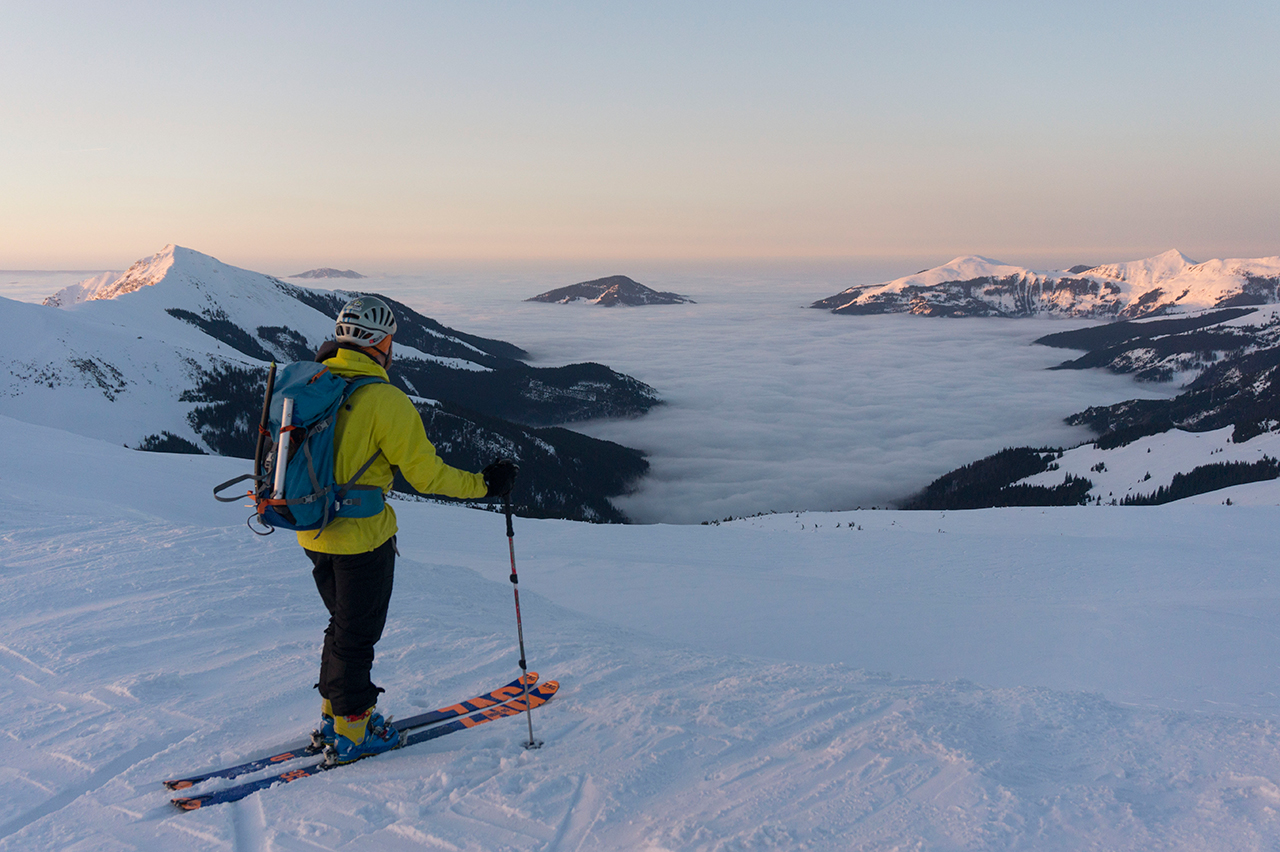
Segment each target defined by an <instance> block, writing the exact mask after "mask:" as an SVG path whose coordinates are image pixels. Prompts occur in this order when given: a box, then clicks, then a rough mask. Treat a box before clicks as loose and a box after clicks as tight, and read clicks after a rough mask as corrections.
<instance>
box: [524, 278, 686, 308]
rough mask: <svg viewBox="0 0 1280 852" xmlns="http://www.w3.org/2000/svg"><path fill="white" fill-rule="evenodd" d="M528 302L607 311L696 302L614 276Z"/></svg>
mask: <svg viewBox="0 0 1280 852" xmlns="http://www.w3.org/2000/svg"><path fill="white" fill-rule="evenodd" d="M525 301H526V302H554V303H557V304H561V305H567V304H569V303H570V302H587V303H589V304H593V305H602V306H604V307H606V308H611V307H614V306H615V305H630V306H639V305H681V304H692V303H693V300H692V299H690V298H688V297H687V296H681V295H680V294H678V293H662V292H659V291H657V290H654V289H652V288H650V287H646V286H644V285H643V284H641V283H639V282H637V281H633V280H631V279H630V278H628V277H627V276H625V275H611V276H610V277H608V278H597V279H596V280H594V281H583V282H582V283H581V284H571V285H569V286H568V287H560V288H558V289H555V290H548V291H547V292H545V293H541V294H539V295H537V296H534V297H532V298H529V299H525Z"/></svg>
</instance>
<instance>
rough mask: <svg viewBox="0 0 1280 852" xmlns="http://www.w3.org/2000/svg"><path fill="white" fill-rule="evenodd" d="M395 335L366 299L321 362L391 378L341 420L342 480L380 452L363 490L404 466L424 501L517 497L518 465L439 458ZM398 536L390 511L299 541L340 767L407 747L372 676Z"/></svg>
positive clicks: (338, 462) (337, 458)
mask: <svg viewBox="0 0 1280 852" xmlns="http://www.w3.org/2000/svg"><path fill="white" fill-rule="evenodd" d="M395 333H396V320H395V316H394V315H393V314H392V312H391V308H389V307H388V306H387V304H386V303H385V302H383V301H382V300H381V299H379V298H377V297H375V296H361V297H359V298H357V299H353V300H352V301H350V302H348V303H347V304H346V306H344V307H343V309H342V311H341V312H340V313H339V314H338V321H337V325H336V328H335V334H334V340H332V341H329V342H327V343H325V344H324V345H323V346H321V347H320V351H319V352H318V353H316V360H317V361H320V362H322V363H324V365H325V366H326V367H328V368H329V370H330V371H332V372H333V373H335V374H336V375H338V376H341V377H343V378H346V379H351V378H357V377H361V376H376V377H377V378H380V379H382V380H383V381H382V382H372V383H370V384H367V385H364V386H362V387H360V388H357V389H356V390H355V391H354V392H353V393H352V394H351V396H350V398H349V399H348V400H347V403H346V404H345V405H344V406H343V408H342V409H341V410H339V412H338V418H337V423H336V425H335V431H334V445H335V450H334V474H335V477H336V479H337V480H338V481H339V482H346V481H347V480H348V479H350V478H351V477H352V476H354V475H355V474H356V473H357V472H358V471H359V469H360V466H361V465H362V464H364V463H365V461H366V460H367V459H369V457H370V456H373V455H374V454H378V455H377V458H376V459H374V460H373V463H372V464H371V465H370V466H369V468H368V470H366V471H365V473H364V475H363V476H361V477H360V480H359V482H360V483H361V484H365V485H377V486H380V487H381V488H382V489H383V491H384V492H385V491H389V490H390V489H391V484H392V478H393V470H392V469H393V468H398V469H399V471H400V473H401V474H403V475H404V478H405V479H406V480H408V481H409V484H410V485H412V486H413V487H414V488H416V489H417V490H418V491H420V492H422V493H424V494H440V495H443V496H447V497H460V498H476V499H478V498H484V497H502V496H506V495H507V494H510V493H511V487H512V485H513V484H514V482H515V477H516V472H517V467H516V465H515V464H514V463H513V462H512V461H511V460H509V459H501V460H499V461H496V462H494V463H493V464H491V465H489V466H488V467H486V468H485V469H484V471H483V472H482V473H469V472H467V471H464V470H459V469H458V468H455V467H450V466H449V465H447V464H445V463H444V462H443V461H442V460H441V459H440V457H439V456H438V455H436V450H435V447H434V446H433V445H432V444H431V442H430V441H429V440H428V439H427V435H426V431H425V429H424V428H423V425H422V418H421V417H420V416H419V414H418V412H417V410H416V409H415V408H414V407H413V403H412V402H411V401H410V400H409V397H408V396H406V395H405V393H404V392H403V391H401V390H400V389H399V388H396V387H395V386H394V385H391V384H388V383H386V379H387V367H388V366H389V365H390V364H391V344H392V337H393V336H394V335H395ZM396 530H397V526H396V513H395V511H394V510H393V509H392V508H391V504H390V503H388V504H387V505H386V506H385V507H384V508H383V510H382V512H381V514H378V515H375V516H373V517H370V518H338V519H337V520H334V521H333V522H332V523H330V524H329V525H328V526H326V527H325V528H324V530H323V531H322V532H321V533H320V534H319V535H318V536H317V535H315V534H313V533H310V532H299V533H298V543H299V544H301V545H302V547H303V549H304V550H305V551H306V553H307V556H308V557H309V558H310V560H311V563H312V566H313V570H312V576H313V577H314V578H315V582H316V588H317V589H318V590H319V591H320V597H321V599H322V600H323V601H324V605H325V608H326V609H328V611H329V624H328V626H327V627H326V628H325V631H324V647H323V650H322V652H321V655H320V680H319V683H318V684H317V688H318V689H319V690H320V697H321V702H322V703H321V729H320V731H319V732H318V734H319V738H321V739H323V740H324V742H325V754H326V756H327V757H328V759H329V760H330V761H331V762H336V763H350V762H351V761H353V760H359V759H360V758H362V757H367V756H369V755H372V754H378V753H380V752H383V751H386V750H388V749H391V748H394V747H395V746H396V745H397V744H398V742H399V733H398V732H397V731H396V729H395V726H394V725H393V724H391V723H390V722H389V721H388V720H386V719H385V718H384V717H383V716H382V714H380V713H378V712H377V706H376V705H377V700H378V693H380V692H383V691H384V690H382V689H381V688H379V687H378V686H376V685H374V683H373V681H372V680H371V678H370V670H371V669H372V666H373V655H374V652H373V648H374V645H375V644H377V642H378V640H379V639H380V638H382V630H383V627H384V626H385V624H386V620H387V608H388V606H389V604H390V602H391V587H392V580H393V575H394V568H395V558H396V554H397V551H396Z"/></svg>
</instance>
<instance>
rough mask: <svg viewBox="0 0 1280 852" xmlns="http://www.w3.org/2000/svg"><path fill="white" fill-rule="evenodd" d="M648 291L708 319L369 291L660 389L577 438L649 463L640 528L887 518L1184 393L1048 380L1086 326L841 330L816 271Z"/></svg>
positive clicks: (964, 324)
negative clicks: (1067, 337) (960, 481)
mask: <svg viewBox="0 0 1280 852" xmlns="http://www.w3.org/2000/svg"><path fill="white" fill-rule="evenodd" d="M881 272H882V271H881V270H867V271H864V273H863V274H864V275H868V276H870V277H869V278H868V281H870V280H876V279H875V276H876V275H877V274H880V273H881ZM850 274H851V275H853V277H855V278H856V277H857V275H858V273H856V272H854V273H846V275H850ZM655 275H657V276H658V277H650V278H642V279H641V280H644V281H645V283H648V284H650V285H651V286H656V287H659V288H661V289H673V290H677V291H679V292H682V293H687V294H689V295H690V296H691V297H692V298H694V299H695V300H696V301H697V304H695V305H681V306H662V307H651V308H629V309H628V308H617V309H604V308H594V307H584V306H577V305H542V304H529V303H524V302H522V301H521V299H523V298H525V297H527V295H529V294H532V293H537V292H540V289H539V288H540V287H542V285H543V284H545V283H547V282H548V281H554V280H555V278H554V276H531V277H523V278H520V277H514V276H506V277H504V276H496V275H495V276H486V275H481V274H476V273H471V274H457V275H452V276H424V277H420V278H401V279H396V280H384V281H382V282H376V281H375V282H369V284H370V286H371V287H377V286H384V285H385V289H387V290H388V291H391V290H394V291H395V292H396V294H397V295H398V296H400V297H402V298H405V299H406V300H409V301H410V303H416V306H417V307H420V308H421V309H423V310H424V311H425V312H427V313H428V314H430V315H432V316H435V317H436V318H437V319H440V320H441V321H443V322H445V323H446V324H449V325H452V326H453V327H456V328H461V329H465V330H467V331H471V332H473V333H478V334H484V335H489V336H496V337H501V338H503V339H506V340H510V341H511V342H513V343H516V344H518V345H520V346H523V347H525V348H526V349H528V350H529V351H530V352H531V353H532V354H533V355H534V357H535V358H536V359H537V362H538V363H568V362H570V361H578V360H594V361H600V362H602V363H605V364H608V365H609V366H610V367H613V368H614V369H617V370H621V371H623V372H625V373H628V374H630V375H633V376H635V377H637V378H639V379H641V380H643V381H645V382H648V383H649V384H651V385H653V386H654V387H655V388H657V389H658V391H659V393H660V394H661V395H662V396H663V398H664V399H665V400H666V402H667V403H668V405H666V406H663V407H660V408H658V409H655V410H654V411H653V412H651V413H650V414H648V415H647V416H645V417H643V418H640V419H637V420H624V421H608V422H595V423H590V424H581V425H578V426H576V427H575V428H577V429H579V430H580V431H583V432H586V433H588V434H590V435H592V436H594V437H599V438H606V439H608V440H613V441H617V442H619V443H622V444H626V445H628V446H633V447H637V448H640V449H642V450H644V451H646V452H647V453H649V460H650V462H651V464H652V472H651V474H650V476H649V477H648V478H647V479H646V480H645V482H644V483H643V485H642V486H641V487H640V488H639V489H638V490H637V491H636V493H634V494H632V495H630V496H628V497H625V498H622V499H621V500H619V501H618V503H619V505H620V506H621V508H622V509H623V510H624V511H625V512H627V513H628V515H629V516H631V517H632V518H633V519H634V520H636V521H641V522H674V523H696V522H701V521H707V520H716V519H722V518H725V517H729V516H743V515H749V514H754V513H757V512H770V511H791V510H804V509H824V510H835V509H848V508H855V507H858V506H864V507H867V506H885V505H888V504H890V503H891V502H892V501H895V500H898V499H901V498H903V497H905V496H907V495H908V494H910V493H912V492H914V491H916V490H918V489H920V488H922V487H923V486H924V485H926V484H928V483H929V482H930V481H931V480H932V479H934V478H935V477H937V476H939V475H941V474H942V473H945V472H947V471H948V470H951V469H953V468H955V467H958V466H959V465H962V464H966V463H968V462H970V461H974V460H976V459H978V458H980V457H982V456H984V455H988V454H990V453H992V452H995V451H997V450H1000V449H1002V448H1003V447H1006V446H1017V445H1027V444H1033V445H1044V444H1051V445H1067V446H1070V445H1074V444H1077V443H1080V442H1081V441H1084V440H1086V439H1087V438H1088V437H1089V433H1088V432H1087V431H1085V430H1084V429H1081V428H1074V427H1068V426H1067V425H1066V424H1064V423H1063V422H1062V418H1063V417H1065V416H1066V415H1068V414H1071V413H1073V412H1075V411H1079V410H1081V409H1084V408H1086V407H1088V406H1089V405H1099V404H1106V403H1111V402H1116V401H1119V400H1121V399H1129V398H1135V397H1156V396H1162V395H1166V394H1170V393H1172V392H1173V391H1174V389H1173V388H1171V387H1166V386H1152V385H1139V384H1136V383H1134V382H1133V381H1132V380H1131V379H1129V378H1127V377H1122V376H1115V375H1109V374H1106V373H1102V372H1098V371H1089V372H1077V371H1054V372H1049V371H1046V368H1047V367H1050V366H1052V365H1054V364H1057V363H1060V362H1061V361H1063V360H1064V359H1065V358H1066V357H1068V356H1069V354H1070V353H1068V352H1065V351H1063V350H1054V349H1049V348H1046V347H1043V346H1035V345H1032V341H1033V340H1035V338H1037V337H1039V336H1041V335H1044V334H1047V333H1049V332H1052V331H1062V330H1066V329H1067V328H1075V327H1079V326H1080V325H1081V324H1083V323H1080V322H1073V321H1061V320H1059V321H1053V320H1001V319H963V320H947V319H928V318H921V317H915V316H903V315H895V316H873V317H847V316H834V315H832V314H829V313H827V312H824V311H817V310H809V309H806V308H804V307H802V306H803V305H806V304H808V303H810V302H811V301H812V300H813V299H814V298H817V297H820V296H821V295H822V294H824V293H830V292H833V291H834V290H836V289H839V287H841V286H848V284H850V283H857V282H856V281H836V280H834V279H833V278H832V277H831V276H830V275H829V274H828V275H822V274H818V273H815V272H812V271H811V272H809V273H807V274H800V275H796V274H793V275H789V276H788V275H783V274H780V273H777V272H766V273H751V272H745V271H744V272H739V273H735V274H727V273H722V274H718V275H708V274H705V273H701V274H698V273H691V272H683V273H679V272H672V271H667V272H666V273H655ZM560 283H562V284H563V283H565V282H564V281H563V280H561V281H560ZM833 284H834V285H835V286H833ZM542 289H545V288H542Z"/></svg>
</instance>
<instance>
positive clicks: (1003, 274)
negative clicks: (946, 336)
mask: <svg viewBox="0 0 1280 852" xmlns="http://www.w3.org/2000/svg"><path fill="white" fill-rule="evenodd" d="M1276 301H1280V257H1263V258H1253V259H1231V260H1210V261H1207V262H1205V263H1196V262H1195V261H1193V260H1191V259H1190V258H1188V257H1187V256H1186V255H1184V254H1182V253H1181V252H1179V251H1176V250H1170V251H1167V252H1165V253H1164V254H1160V255H1156V256H1155V257H1150V258H1146V259H1144V260H1135V261H1128V262H1124V263H1112V264H1105V265H1103V266H1094V267H1088V266H1085V265H1081V266H1073V267H1072V268H1071V269H1069V270H1055V271H1033V270H1030V269H1026V268H1024V267H1020V266H1013V265H1010V264H1006V263H1002V262H1000V261H997V260H991V259H990V258H985V257H979V256H976V255H974V256H967V257H957V258H955V259H954V260H952V261H951V262H949V263H946V264H943V265H942V266H938V267H935V268H933V269H927V270H924V271H922V272H918V273H916V274H914V275H908V276H906V277H903V278H897V279H894V280H893V281H889V282H886V283H883V284H876V285H872V286H860V287H850V288H849V289H847V290H844V291H843V292H841V293H838V294H836V295H834V296H830V297H828V298H826V299H822V300H820V301H817V302H815V303H813V305H812V306H811V307H815V308H825V309H828V310H831V311H833V312H834V313H844V314H883V313H914V314H923V315H928V316H1038V315H1049V316H1071V317H1101V318H1113V317H1119V318H1133V317H1141V316H1152V315H1158V314H1174V313H1186V312H1190V311H1197V310H1204V309H1207V308H1213V307H1230V306H1234V305H1256V304H1264V303H1268V302H1276Z"/></svg>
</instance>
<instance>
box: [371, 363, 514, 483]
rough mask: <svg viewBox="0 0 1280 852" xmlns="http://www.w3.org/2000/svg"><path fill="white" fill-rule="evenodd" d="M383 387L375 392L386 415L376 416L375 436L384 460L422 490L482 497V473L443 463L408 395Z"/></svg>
mask: <svg viewBox="0 0 1280 852" xmlns="http://www.w3.org/2000/svg"><path fill="white" fill-rule="evenodd" d="M384 387H387V390H384V391H383V392H382V393H381V394H380V395H379V396H380V398H379V399H378V403H379V407H380V409H381V410H382V413H385V414H386V415H387V416H386V417H381V418H379V426H380V427H381V428H380V429H379V434H378V436H377V439H378V446H379V447H380V448H381V449H382V454H383V456H384V457H385V458H386V460H387V462H388V463H390V464H391V465H393V466H395V467H398V468H399V469H400V473H401V474H402V475H403V476H404V478H405V479H406V480H408V481H409V484H410V485H412V486H413V487H414V488H415V489H417V490H418V491H420V492H421V493H423V494H440V495H442V496H445V497H461V498H463V499H476V498H479V497H484V496H485V495H486V494H487V493H488V491H489V489H488V488H487V487H486V486H485V482H484V477H483V476H482V475H481V474H478V473H470V472H469V471H465V470H459V469H458V468H456V467H451V466H450V465H447V464H445V463H444V461H443V460H442V459H441V458H440V456H439V455H437V453H436V448H435V445H434V444H432V443H431V441H430V440H429V439H428V438H427V432H426V429H425V428H424V427H423V425H422V417H421V415H419V414H418V410H417V409H416V408H414V407H413V403H412V402H410V401H409V397H407V396H405V395H404V394H403V393H401V392H400V391H399V390H396V389H394V388H390V387H389V386H384ZM388 391H391V392H388Z"/></svg>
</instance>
